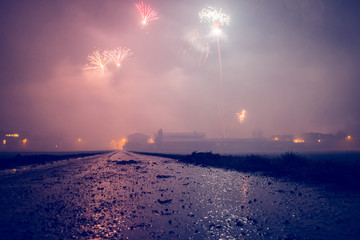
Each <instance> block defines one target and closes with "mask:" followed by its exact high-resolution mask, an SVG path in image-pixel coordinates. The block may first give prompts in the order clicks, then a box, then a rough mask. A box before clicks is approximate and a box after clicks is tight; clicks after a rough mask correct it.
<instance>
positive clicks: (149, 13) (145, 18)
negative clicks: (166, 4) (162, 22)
mask: <svg viewBox="0 0 360 240" xmlns="http://www.w3.org/2000/svg"><path fill="white" fill-rule="evenodd" d="M135 6H136V8H137V10H138V11H139V13H140V16H141V23H142V24H143V25H146V24H147V23H148V22H150V21H153V20H157V19H159V17H158V13H157V12H156V11H154V10H153V9H152V8H151V7H150V6H149V5H145V4H144V3H143V2H142V1H141V2H140V3H136V4H135Z"/></svg>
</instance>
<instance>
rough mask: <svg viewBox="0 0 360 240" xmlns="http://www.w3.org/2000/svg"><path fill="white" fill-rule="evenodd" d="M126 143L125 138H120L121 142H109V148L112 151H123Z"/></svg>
mask: <svg viewBox="0 0 360 240" xmlns="http://www.w3.org/2000/svg"><path fill="white" fill-rule="evenodd" d="M126 143H127V139H126V138H122V139H121V140H118V141H117V140H115V139H113V140H111V143H110V145H111V148H113V149H119V150H123V149H124V146H125V144H126Z"/></svg>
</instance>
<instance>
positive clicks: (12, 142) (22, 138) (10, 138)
mask: <svg viewBox="0 0 360 240" xmlns="http://www.w3.org/2000/svg"><path fill="white" fill-rule="evenodd" d="M29 144H30V136H29V133H27V132H24V131H6V130H0V150H2V151H18V150H25V149H28V148H29Z"/></svg>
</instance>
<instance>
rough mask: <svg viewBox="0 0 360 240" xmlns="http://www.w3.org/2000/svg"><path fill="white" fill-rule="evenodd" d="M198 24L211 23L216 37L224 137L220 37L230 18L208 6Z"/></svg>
mask: <svg viewBox="0 0 360 240" xmlns="http://www.w3.org/2000/svg"><path fill="white" fill-rule="evenodd" d="M199 17H200V22H204V23H212V24H213V26H212V34H213V35H215V36H216V41H217V47H218V56H219V72H220V121H221V128H222V136H223V137H225V119H224V118H225V117H224V115H225V113H224V112H225V111H224V83H223V72H222V62H221V50H220V36H221V34H222V29H221V27H222V26H227V25H229V24H230V16H229V15H227V14H225V13H223V12H222V10H221V9H219V10H217V9H215V8H214V7H211V6H208V7H207V8H204V9H202V10H201V11H200V12H199Z"/></svg>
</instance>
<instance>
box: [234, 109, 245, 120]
mask: <svg viewBox="0 0 360 240" xmlns="http://www.w3.org/2000/svg"><path fill="white" fill-rule="evenodd" d="M236 118H237V120H238V121H239V123H243V122H244V121H245V119H246V110H245V109H243V110H242V111H241V112H238V113H236Z"/></svg>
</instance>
